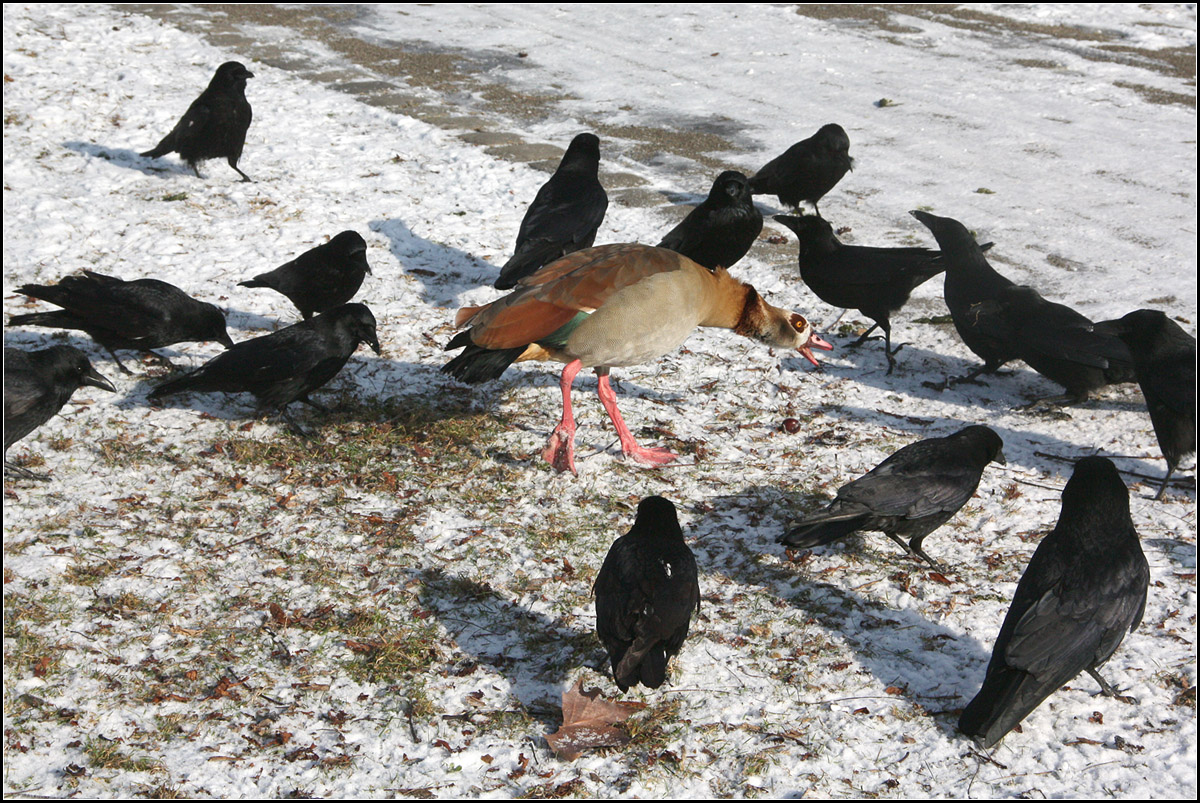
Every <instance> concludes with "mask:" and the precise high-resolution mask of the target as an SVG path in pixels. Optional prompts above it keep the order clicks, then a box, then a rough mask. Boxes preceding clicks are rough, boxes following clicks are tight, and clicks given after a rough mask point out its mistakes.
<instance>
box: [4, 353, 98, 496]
mask: <svg viewBox="0 0 1200 803" xmlns="http://www.w3.org/2000/svg"><path fill="white" fill-rule="evenodd" d="M84 385H91V386H92V387H94V388H101V389H103V390H107V391H110V392H114V391H116V388H114V387H113V386H112V383H111V382H109V381H108V380H107V379H105V378H104V377H103V376H101V375H100V374H98V373H97V372H96V370H95V369H94V368H92V364H91V363H90V362H88V358H87V356H86V355H84V353H83V352H82V351H80V350H79V349H77V348H74V347H73V346H53V347H51V348H48V349H43V350H41V351H22V350H20V349H13V348H6V349H4V455H5V457H4V468H5V469H6V470H8V471H9V472H12V473H13V474H16V475H18V476H21V477H25V478H27V479H45V477H44V476H43V475H41V474H34V473H33V472H32V471H29V470H28V469H24V468H20V467H18V466H14V465H12V464H10V463H9V462H8V447H10V446H12V445H13V444H14V443H16V442H17V441H19V440H21V438H24V437H25V436H26V435H28V434H29V433H30V432H33V431H34V430H35V429H37V428H38V427H40V426H41V425H42V424H44V423H46V422H47V421H49V420H50V418H51V417H52V416H53V415H54V414H55V413H57V412H58V411H59V410H61V409H62V408H63V405H65V404H66V403H67V400H68V399H70V398H71V394H73V393H74V392H75V391H76V390H78V389H79V388H81V387H83V386H84Z"/></svg>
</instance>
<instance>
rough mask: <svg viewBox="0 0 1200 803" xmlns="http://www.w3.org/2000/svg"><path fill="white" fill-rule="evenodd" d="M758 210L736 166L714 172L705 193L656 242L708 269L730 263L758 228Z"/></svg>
mask: <svg viewBox="0 0 1200 803" xmlns="http://www.w3.org/2000/svg"><path fill="white" fill-rule="evenodd" d="M762 226H763V219H762V213H761V212H759V211H758V208H757V207H756V206H755V205H754V201H753V200H752V199H751V198H750V184H749V182H748V180H747V179H746V177H745V176H744V175H742V174H741V173H739V172H737V171H736V170H726V171H725V172H724V173H722V174H721V175H719V176H717V180H716V181H714V182H713V185H712V189H711V190H709V193H708V197H707V198H706V199H704V201H703V202H702V203H701V204H700V205H699V206H697V207H696V208H695V209H693V210H692V211H691V212H690V213H689V214H688V216H687V217H685V218H684V219H683V220H682V221H681V222H680V223H679V225H678V226H676V227H675V228H673V229H671V231H669V232H668V233H667V236H665V237H663V239H662V242H660V243H659V244H658V247H659V248H669V249H671V250H672V251H675V252H676V253H679V254H683V255H684V256H685V257H687V258H688V259H690V260H692V261H693V262H699V263H700V264H701V265H703V266H704V267H706V268H708V269H709V270H716V269H717V268H718V267H721V268H730V267H733V265H734V263H736V262H737V261H738V260H739V259H741V258H742V257H744V256H745V255H746V252H747V251H749V250H750V246H752V245H754V241H755V239H757V237H758V233H759V232H760V231H762Z"/></svg>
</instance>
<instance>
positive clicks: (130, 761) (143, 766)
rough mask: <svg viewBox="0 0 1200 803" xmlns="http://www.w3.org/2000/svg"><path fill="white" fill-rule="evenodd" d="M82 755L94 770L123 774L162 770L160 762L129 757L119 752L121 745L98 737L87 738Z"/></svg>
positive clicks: (146, 757) (142, 757) (152, 759)
mask: <svg viewBox="0 0 1200 803" xmlns="http://www.w3.org/2000/svg"><path fill="white" fill-rule="evenodd" d="M83 753H84V755H86V756H87V758H88V763H89V764H91V765H92V767H93V768H94V769H106V770H121V771H124V772H153V771H155V770H160V771H161V770H163V765H162V762H161V761H159V760H158V759H155V758H150V757H149V756H136V757H135V756H130V755H127V754H126V753H125V752H124V751H122V750H121V743H120V742H116V741H109V740H108V739H104V738H100V737H92V736H89V737H87V738H86V739H85V740H84V742H83Z"/></svg>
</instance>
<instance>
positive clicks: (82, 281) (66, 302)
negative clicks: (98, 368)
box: [8, 270, 233, 374]
mask: <svg viewBox="0 0 1200 803" xmlns="http://www.w3.org/2000/svg"><path fill="white" fill-rule="evenodd" d="M17 292H18V293H24V294H25V295H27V296H32V297H33V298H39V299H41V300H42V301H49V302H50V303H51V304H56V305H58V306H60V307H62V309H61V310H55V311H54V312H35V313H32V314H30V315H14V316H13V317H12V318H9V319H8V325H9V326H24V325H32V326H51V327H55V328H57V329H78V330H81V331H84V332H87V333H88V334H89V335H91V337H92V339H93V340H95V341H96V342H97V343H99V344H100V345H102V346H104V348H106V349H107V350H108V353H109V354H111V355H112V358H113V359H114V360H116V361H117V367H118V368H120V369H121V371H122V372H123V373H126V374H128V373H131V371H130V370H129V369H128V368H126V367H125V366H124V365H123V364H122V363H121V360H120V359H119V358H118V357H117V354H116V351H115V349H132V350H134V351H142V352H146V353H147V354H153V355H154V356H155V357H157V358H158V359H159V360H161V361H163V362H164V363H166V364H167V365H168V366H171V361H170V360H168V359H167V358H166V357H164V356H162V355H161V354H156V353H155V352H153V351H151V349H157V348H162V347H164V346H171V345H174V344H176V343H187V342H204V341H208V340H215V341H216V342H218V343H220V344H221V345H222V346H224V347H225V348H229V347H231V346H232V345H233V341H232V340H230V339H229V334H228V333H227V332H226V331H225V316H224V315H222V314H221V311H220V310H219V309H217V308H216V307H215V306H213V305H212V304H208V303H205V302H203V301H197V300H196V299H194V298H192V297H191V296H189V295H188V294H187V293H185V292H183V291H182V290H180V289H179V288H178V287H176V286H175V285H173V284H167V283H166V282H160V281H159V280H158V279H134V280H133V281H129V282H127V281H125V280H123V279H117V278H114V277H112V276H105V275H103V274H100V273H93V272H91V271H87V270H85V271H84V272H83V275H82V276H67V277H65V278H63V279H62V280H61V281H60V282H59V283H58V284H52V285H42V284H26V285H22V286H21V287H18V288H17ZM171 367H173V366H171Z"/></svg>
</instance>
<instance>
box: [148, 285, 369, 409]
mask: <svg viewBox="0 0 1200 803" xmlns="http://www.w3.org/2000/svg"><path fill="white" fill-rule="evenodd" d="M360 343H366V344H367V345H368V346H370V347H371V348H372V349H374V350H375V353H376V354H380V353H381V350H380V348H379V340H378V339H377V337H376V335H375V316H374V315H372V314H371V311H370V310H369V309H367V307H366V305H365V304H346V305H344V306H341V307H335V308H334V309H331V310H329V311H328V312H325V313H322V314H321V315H318V316H316V317H315V318H310V319H308V320H307V321H301V322H300V323H297V324H293V325H292V326H288V327H286V328H284V329H280V330H279V331H278V332H272V333H271V334H269V335H263V336H262V337H256V338H253V339H251V340H243V341H242V342H241V343H238V344H237V345H236V346H234V347H233V348H231V349H229V351H226V352H224V353H222V354H218V355H217V356H216V357H214V358H213V359H211V360H209V361H208V362H206V363H205V364H204V365H202V366H200V367H199V368H197V369H196V370H195V371H192V372H191V373H190V374H187V375H185V376H181V377H179V378H178V379H173V380H170V381H168V382H164V383H163V384H161V385H159V386H158V387H156V388H155V389H154V390H153V391H152V392H151V393H150V398H151V399H153V400H155V401H157V400H158V399H161V398H162V397H163V396H167V395H170V394H172V393H180V392H182V391H185V390H194V391H200V392H202V393H206V392H210V391H223V392H225V393H253V394H254V395H255V396H256V397H257V398H258V401H259V404H260V406H261V407H262V408H264V409H270V410H278V411H279V412H280V413H281V414H282V415H283V417H284V418H285V419H286V420H287V421H288V423H289V424H291V425H292V427H293V428H295V429H296V430H297V431H299V432H303V431H304V430H303V429H301V427H299V426H298V425H297V424H296V423H295V422H294V421H292V419H291V418H290V417H289V416H288V412H287V406H288V405H289V404H291V403H292V402H294V401H302V402H304V403H305V404H308V405H309V406H311V407H315V408H317V409H318V410H324V411H326V412H328V411H327V410H326V409H325V408H324V407H322V406H321V405H319V404H317V403H316V402H314V401H313V400H312V399H310V398H308V394H309V393H312V392H313V391H314V390H316V389H317V388H319V387H321V386H322V385H324V384H325V383H326V382H328V381H329V380H331V379H333V378H334V377H335V376H336V375H337V373H338V372H339V371H341V370H342V366H344V365H345V364H346V361H347V360H349V359H350V355H352V354H353V353H354V351H355V350H356V349H357V348H358V345H359V344H360Z"/></svg>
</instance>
